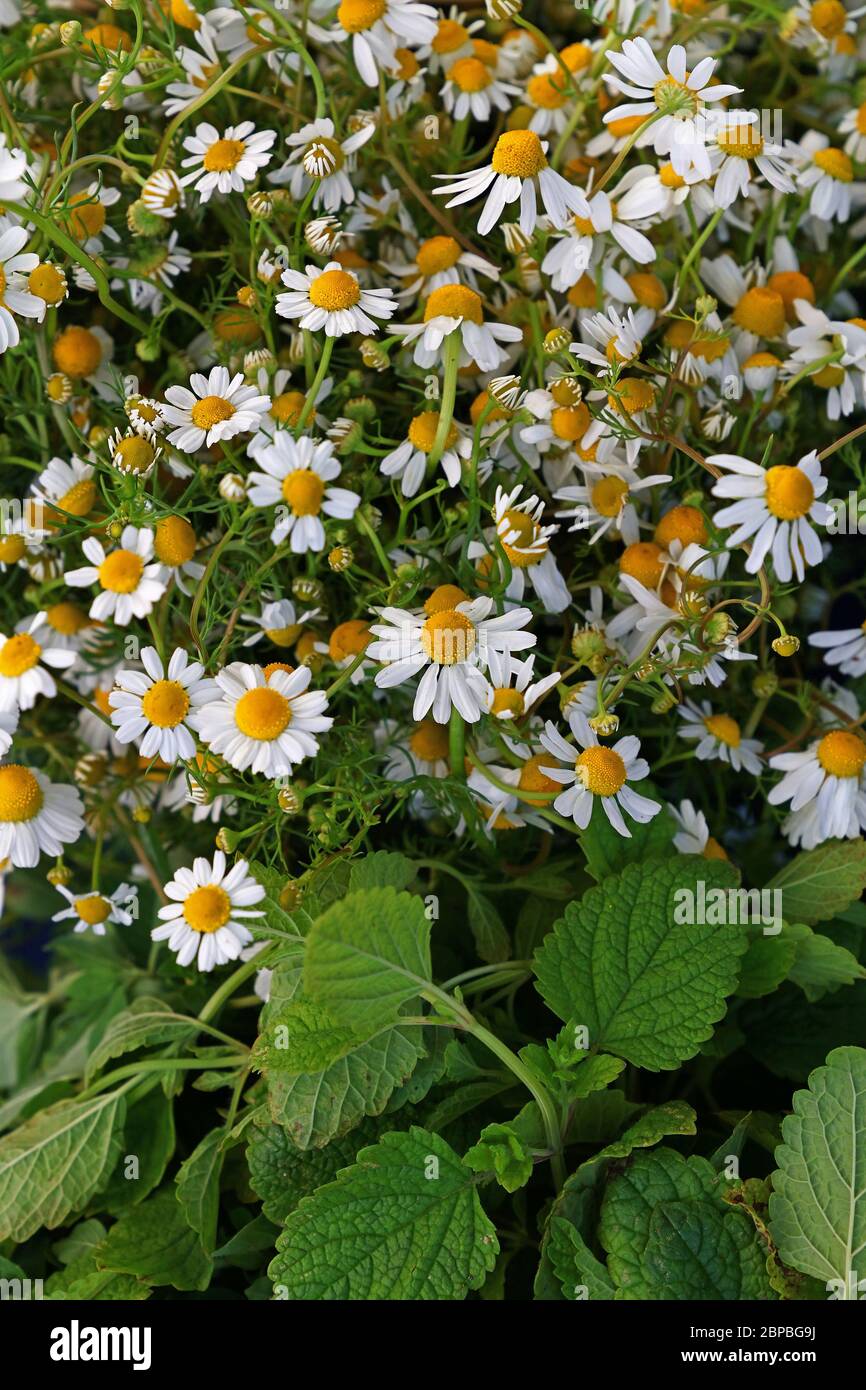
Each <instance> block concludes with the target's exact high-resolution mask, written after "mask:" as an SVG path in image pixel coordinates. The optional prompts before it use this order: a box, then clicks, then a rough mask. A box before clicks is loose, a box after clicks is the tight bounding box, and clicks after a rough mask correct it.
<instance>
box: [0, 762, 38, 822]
mask: <svg viewBox="0 0 866 1390" xmlns="http://www.w3.org/2000/svg"><path fill="white" fill-rule="evenodd" d="M44 799H45V798H44V796H43V794H42V788H41V787H40V785H39V783H38V781H37V780H36V777H35V776H34V775H33V773H32V772H31V771H30V769H29V768H27V767H22V766H21V764H20V763H7V764H6V766H5V767H0V822H7V823H8V822H10V821H16V822H20V821H28V820H33V818H34V816H38V815H39V812H40V811H41V810H42V802H43V801H44Z"/></svg>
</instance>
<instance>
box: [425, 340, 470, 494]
mask: <svg viewBox="0 0 866 1390" xmlns="http://www.w3.org/2000/svg"><path fill="white" fill-rule="evenodd" d="M461 342H462V339H461V337H460V329H459V328H455V329H454V332H453V333H449V334H448V336H447V338H446V339H445V350H444V354H443V361H444V367H445V380H444V381H443V383H442V400H441V401H440V403H439V425H438V428H437V430H436V438H435V439H434V440H433V448H432V449H431V450H430V453H429V454H428V455H427V471H428V473H429V472H432V470H433V469H434V468H435V467H436V465H437V463H438V462H439V460H440V459H441V457H442V455H443V454H444V452H445V445H446V443H447V441H448V431H449V430H450V429H451V421H452V420H453V419H454V402H455V400H456V398H457V368H458V366H459V364H460V346H461Z"/></svg>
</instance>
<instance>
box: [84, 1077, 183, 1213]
mask: <svg viewBox="0 0 866 1390" xmlns="http://www.w3.org/2000/svg"><path fill="white" fill-rule="evenodd" d="M174 1143H175V1134H174V1105H173V1102H172V1100H171V1098H170V1097H169V1096H166V1094H165V1092H164V1091H163V1090H162V1089H161V1088H160V1087H154V1089H153V1090H152V1091H148V1093H147V1095H145V1096H143V1097H142V1098H141V1100H138V1101H136V1103H135V1104H134V1105H132V1106H130V1108H129V1109H128V1111H127V1115H126V1123H125V1124H124V1127H123V1146H122V1150H121V1153H120V1154H119V1155H118V1158H117V1162H116V1163H115V1165H114V1170H113V1172H112V1174H111V1178H110V1180H109V1183H108V1185H107V1187H106V1189H105V1192H104V1194H103V1196H102V1197H101V1198H100V1204H101V1206H102V1208H103V1209H104V1210H105V1211H109V1212H111V1213H112V1214H113V1215H115V1216H116V1215H118V1213H120V1212H121V1211H125V1209H126V1208H127V1207H131V1206H135V1204H136V1203H137V1202H143V1201H144V1199H145V1197H147V1196H148V1195H149V1193H151V1192H152V1191H153V1190H154V1188H156V1187H158V1186H159V1184H160V1183H161V1182H162V1179H163V1177H164V1176H165V1170H166V1167H167V1166H168V1161H169V1159H170V1158H171V1156H172V1154H173V1153H174ZM130 1158H134V1159H135V1160H136V1163H135V1165H133V1164H131V1163H130V1162H129V1160H130Z"/></svg>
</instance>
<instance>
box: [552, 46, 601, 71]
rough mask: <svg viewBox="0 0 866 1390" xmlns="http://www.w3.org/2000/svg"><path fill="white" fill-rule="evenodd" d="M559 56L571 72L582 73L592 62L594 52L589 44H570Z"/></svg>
mask: <svg viewBox="0 0 866 1390" xmlns="http://www.w3.org/2000/svg"><path fill="white" fill-rule="evenodd" d="M559 56H560V58H561V59H562V61H563V62H564V63H565V66H566V67H567V68H568V71H569V72H582V71H583V69H584V68H588V67H589V65H590V63H591V62H592V59H593V52H592V49H591V48H590V46H589V44H588V43H570V44H568V46H567V47H566V48H564V49H563V50H562V52H561V53H560V55H559Z"/></svg>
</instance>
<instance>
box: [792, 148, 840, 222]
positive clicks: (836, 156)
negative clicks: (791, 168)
mask: <svg viewBox="0 0 866 1390" xmlns="http://www.w3.org/2000/svg"><path fill="white" fill-rule="evenodd" d="M788 152H789V154H790V156H791V159H792V160H793V161H794V162H795V163H796V164H797V165H798V166H799V172H798V174H797V187H798V188H800V189H801V190H802V191H803V192H808V193H810V194H811V196H810V198H809V212H810V213H811V214H812V216H813V217H816V218H817V219H818V220H819V221H820V222H832V221H834V220H835V221H837V222H847V221H848V218H849V217H850V216H851V185H852V183H853V182H854V166H853V164H852V163H851V156H850V155H848V154H846V153H845V151H844V150H840V149H838V148H837V146H835V145H831V144H830V137H829V135H823V134H822V133H821V132H820V131H817V130H808V131H807V132H806V134H805V135H804V136H803V138H802V140H801V141H800V143H799V144H798V145H796V144H793V143H790V144H789V145H788Z"/></svg>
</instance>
